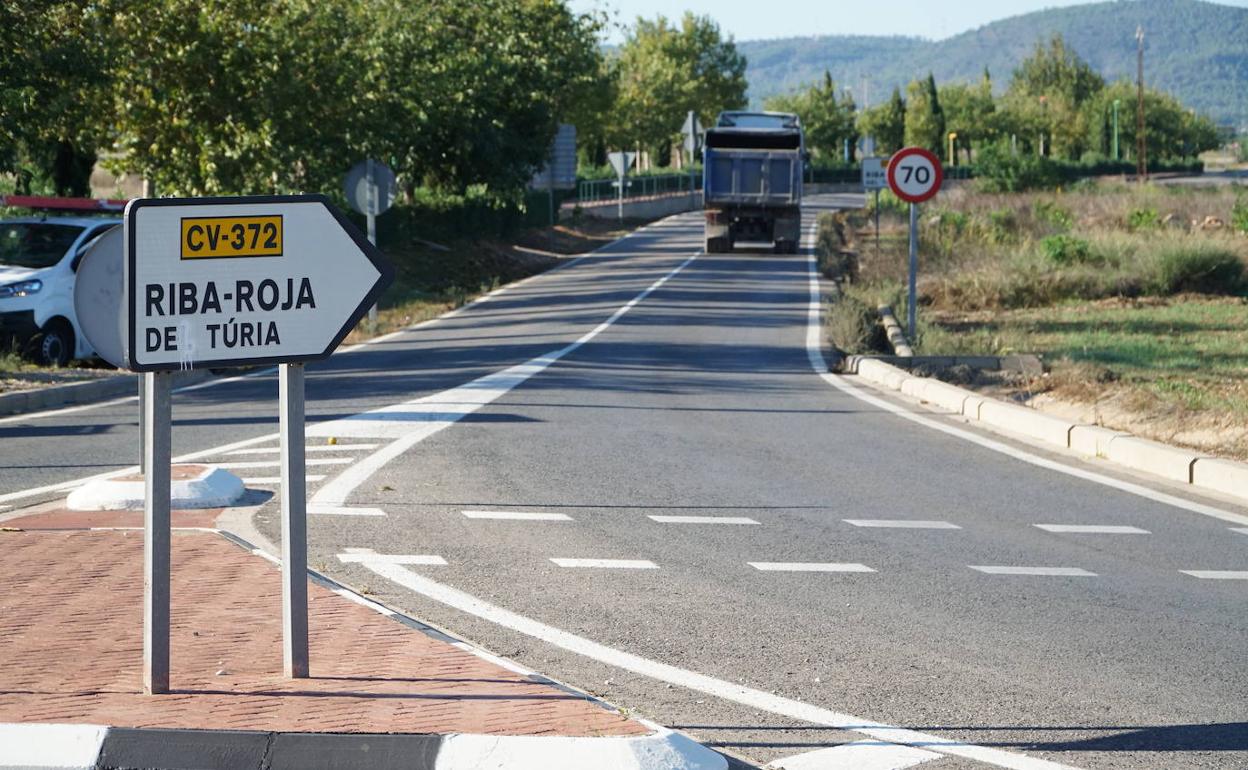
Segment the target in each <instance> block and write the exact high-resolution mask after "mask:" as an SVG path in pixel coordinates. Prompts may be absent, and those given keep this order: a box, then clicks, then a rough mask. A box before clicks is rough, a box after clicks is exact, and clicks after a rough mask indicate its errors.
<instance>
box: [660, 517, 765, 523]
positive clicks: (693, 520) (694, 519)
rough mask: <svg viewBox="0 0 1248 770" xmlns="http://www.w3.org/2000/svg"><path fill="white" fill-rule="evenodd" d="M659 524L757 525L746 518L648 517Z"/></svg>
mask: <svg viewBox="0 0 1248 770" xmlns="http://www.w3.org/2000/svg"><path fill="white" fill-rule="evenodd" d="M647 518H650V519H653V520H654V521H657V522H659V523H660V524H758V522H757V521H755V520H754V519H751V518H750V517H748V516H649V517H647Z"/></svg>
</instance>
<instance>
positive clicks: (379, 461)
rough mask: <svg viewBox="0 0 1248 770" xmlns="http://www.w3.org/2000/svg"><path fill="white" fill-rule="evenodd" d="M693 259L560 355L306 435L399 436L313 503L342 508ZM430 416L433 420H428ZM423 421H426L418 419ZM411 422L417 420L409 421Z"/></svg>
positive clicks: (323, 490)
mask: <svg viewBox="0 0 1248 770" xmlns="http://www.w3.org/2000/svg"><path fill="white" fill-rule="evenodd" d="M697 258H698V255H697V254H693V255H691V256H690V257H689V258H687V259H685V260H684V261H683V262H681V263H680V264H679V265H677V266H676V267H675V268H673V269H672V270H671V271H669V272H668V273H667V274H666V275H664V276H663V277H661V278H659V279H658V280H657V281H655V282H654V283H652V284H650V286H649V287H647V288H646V289H645V290H644V291H642V292H641V293H640V294H638V295H637V296H636V297H633V298H632V299H631V300H629V301H628V302H627V303H625V304H624V305H623V306H622V307H620V308H618V309H617V310H616V311H615V312H614V313H612V314H611V315H610V316H609V317H608V318H607V319H606V320H605V321H603V322H602V323H600V324H598V325H597V326H595V327H594V328H593V329H591V330H590V331H588V332H586V333H585V334H583V335H581V336H580V337H579V338H578V339H577V340H576V341H574V342H572V343H571V344H568V345H565V346H564V347H562V348H559V349H558V350H555V351H553V352H550V353H547V354H546V355H542V356H538V357H537V358H533V359H530V360H529V361H527V362H525V363H523V364H519V365H517V366H513V367H510V368H508V369H504V370H502V371H500V372H495V373H493V374H488V375H486V376H484V377H480V378H478V379H476V380H473V381H472V382H469V383H467V384H466V385H461V386H459V387H457V388H452V389H450V390H446V391H443V392H441V393H437V394H435V395H432V396H427V397H425V398H420V399H416V400H415V401H410V402H407V403H406V404H398V405H396V406H392V407H385V408H383V409H378V410H374V411H372V412H365V413H363V414H360V415H356V416H355V417H354V418H348V419H345V420H332V421H330V422H326V423H319V424H317V425H314V426H312V427H311V429H310V430H309V432H310V433H311V434H313V435H351V431H357V435H358V433H359V432H363V433H367V432H369V427H367V426H366V427H364V428H363V430H359V429H357V428H356V427H355V426H358V425H360V423H372V424H373V425H375V426H376V428H373V429H374V430H377V431H378V432H381V434H382V435H383V436H388V435H397V436H398V438H397V440H395V441H392V442H391V443H390V444H388V445H386V446H385V447H382V448H381V449H379V450H377V451H376V452H374V453H373V454H371V455H368V456H366V457H364V458H362V459H361V460H360V461H359V462H358V463H356V464H355V465H354V466H352V467H351V468H349V469H348V470H346V471H344V472H343V473H342V474H340V475H339V476H338V477H337V478H335V479H333V480H332V481H330V482H329V483H328V484H326V485H324V486H323V487H321V488H320V489H319V490H317V492H316V494H315V495H313V497H312V499H313V500H314V501H316V502H318V503H327V504H341V503H343V502H345V501H346V499H347V497H348V496H350V494H351V493H352V492H354V491H355V488H356V487H358V486H359V485H360V484H362V483H364V481H365V480H367V479H368V478H369V477H370V476H372V475H373V474H374V473H376V472H377V471H378V470H380V469H381V468H382V467H384V466H385V465H386V464H387V463H389V462H390V461H391V460H393V459H394V458H396V457H398V456H400V455H402V454H403V453H404V452H406V451H408V450H409V449H411V448H412V447H414V446H415V445H416V444H419V443H420V442H421V441H424V440H425V439H427V438H429V437H430V436H432V435H434V434H435V433H438V432H440V431H442V430H444V429H446V428H449V427H450V426H451V425H454V424H455V423H456V422H458V421H459V420H460V419H462V418H463V417H464V416H466V415H469V414H472V413H473V412H475V411H477V410H478V409H480V408H481V407H483V406H486V405H487V404H490V403H493V402H494V401H495V400H497V399H499V398H501V397H502V396H504V395H506V394H507V393H509V392H511V390H512V389H514V388H515V387H517V386H519V385H520V384H521V383H523V382H525V381H527V380H528V379H529V378H530V377H533V376H535V375H537V374H540V373H541V372H543V371H545V370H546V369H547V368H548V367H550V366H551V365H553V364H554V363H555V362H556V361H558V360H559V359H561V358H563V357H564V356H566V355H568V354H569V353H572V352H573V351H575V350H577V349H578V348H580V347H581V346H582V345H584V344H585V343H587V342H589V341H590V340H592V339H594V338H595V337H597V336H598V335H599V334H601V333H602V332H604V331H606V330H607V329H609V328H610V327H611V325H612V324H614V323H615V322H616V321H618V320H620V318H622V317H623V316H624V314H625V313H627V312H628V311H630V310H632V309H633V308H634V307H636V306H637V305H638V303H640V302H642V301H644V300H645V299H646V297H649V296H650V295H651V294H653V293H654V292H655V291H657V290H658V289H659V288H660V287H661V286H663V284H665V283H667V282H668V281H669V280H671V279H672V278H673V277H674V276H675V275H676V274H677V273H679V272H680V271H681V270H684V269H685V268H686V267H687V266H688V265H689V264H690V263H692V262H693V261H694V260H695V259H697ZM387 412H390V413H395V412H398V413H401V414H400V415H398V416H400V417H403V418H406V419H400V420H397V421H395V420H388V419H387V417H386V413H387ZM430 415H432V416H431V417H430ZM422 416H426V417H429V418H428V419H419V418H421V417H422ZM413 417H416V418H418V419H416V420H413V419H412V418H413Z"/></svg>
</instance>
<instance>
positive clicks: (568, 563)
mask: <svg viewBox="0 0 1248 770" xmlns="http://www.w3.org/2000/svg"><path fill="white" fill-rule="evenodd" d="M551 561H553V562H554V563H555V564H558V565H559V566H560V567H570V568H573V569H579V568H590V569H658V568H659V565H657V564H655V563H654V562H652V561H646V560H645V559H551Z"/></svg>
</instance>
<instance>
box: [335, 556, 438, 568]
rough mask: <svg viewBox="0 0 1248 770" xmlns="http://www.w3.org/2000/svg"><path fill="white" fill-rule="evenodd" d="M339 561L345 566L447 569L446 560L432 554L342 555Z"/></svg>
mask: <svg viewBox="0 0 1248 770" xmlns="http://www.w3.org/2000/svg"><path fill="white" fill-rule="evenodd" d="M338 561H340V562H342V563H343V564H363V563H364V562H373V563H376V564H413V565H420V566H425V567H445V566H446V559H443V558H442V557H441V556H433V555H430V554H382V553H340V554H338Z"/></svg>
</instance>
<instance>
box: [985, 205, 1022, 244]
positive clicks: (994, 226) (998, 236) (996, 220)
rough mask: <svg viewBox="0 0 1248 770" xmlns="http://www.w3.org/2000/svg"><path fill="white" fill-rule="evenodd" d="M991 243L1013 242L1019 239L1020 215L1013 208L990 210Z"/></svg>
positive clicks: (989, 232)
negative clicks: (1016, 214)
mask: <svg viewBox="0 0 1248 770" xmlns="http://www.w3.org/2000/svg"><path fill="white" fill-rule="evenodd" d="M986 235H987V237H988V241H989V242H990V243H1011V242H1013V241H1015V240H1017V239H1018V217H1017V216H1015V214H1014V210H1013V209H994V210H992V211H989V212H988V232H987V233H986Z"/></svg>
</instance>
